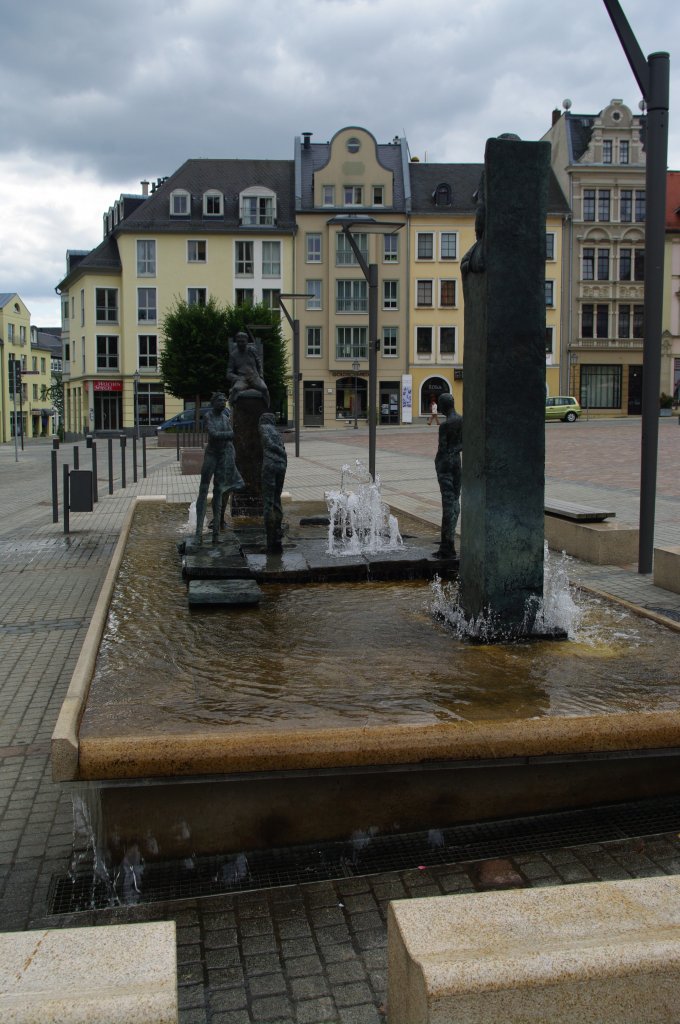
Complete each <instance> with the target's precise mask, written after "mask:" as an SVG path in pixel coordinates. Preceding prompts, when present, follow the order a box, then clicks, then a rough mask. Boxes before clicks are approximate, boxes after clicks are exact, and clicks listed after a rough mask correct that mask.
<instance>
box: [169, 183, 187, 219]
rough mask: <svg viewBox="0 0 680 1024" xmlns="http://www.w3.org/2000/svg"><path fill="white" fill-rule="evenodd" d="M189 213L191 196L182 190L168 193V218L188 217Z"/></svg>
mask: <svg viewBox="0 0 680 1024" xmlns="http://www.w3.org/2000/svg"><path fill="white" fill-rule="evenodd" d="M190 213H191V195H190V193H189V192H186V191H185V190H184V189H180V188H178V189H175V191H174V192H171V193H170V216H171V217H188V216H189V214H190Z"/></svg>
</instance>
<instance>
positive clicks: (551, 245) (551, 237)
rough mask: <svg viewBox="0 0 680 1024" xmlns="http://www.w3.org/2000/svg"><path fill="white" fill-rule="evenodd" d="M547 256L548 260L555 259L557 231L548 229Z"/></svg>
mask: <svg viewBox="0 0 680 1024" xmlns="http://www.w3.org/2000/svg"><path fill="white" fill-rule="evenodd" d="M545 258H546V259H547V260H554V259H555V232H554V231H546V233H545Z"/></svg>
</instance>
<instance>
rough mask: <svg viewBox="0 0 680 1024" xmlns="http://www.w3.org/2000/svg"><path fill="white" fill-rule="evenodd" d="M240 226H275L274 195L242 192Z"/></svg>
mask: <svg viewBox="0 0 680 1024" xmlns="http://www.w3.org/2000/svg"><path fill="white" fill-rule="evenodd" d="M241 224H243V225H245V226H252V227H272V226H273V225H274V224H276V196H275V195H274V193H273V192H271V193H270V194H267V193H266V192H259V193H258V192H249V191H246V192H242V193H241Z"/></svg>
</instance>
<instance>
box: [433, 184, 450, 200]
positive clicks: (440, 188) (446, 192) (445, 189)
mask: <svg viewBox="0 0 680 1024" xmlns="http://www.w3.org/2000/svg"><path fill="white" fill-rule="evenodd" d="M432 198H433V199H434V205H435V206H450V205H451V186H450V185H447V184H446V182H445V181H442V182H440V184H439V185H437V187H436V189H435V190H434V192H433V193H432Z"/></svg>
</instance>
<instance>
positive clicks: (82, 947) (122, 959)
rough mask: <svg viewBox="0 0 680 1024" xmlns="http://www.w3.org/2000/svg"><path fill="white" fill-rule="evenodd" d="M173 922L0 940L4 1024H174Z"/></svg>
mask: <svg viewBox="0 0 680 1024" xmlns="http://www.w3.org/2000/svg"><path fill="white" fill-rule="evenodd" d="M178 1019H179V1018H178V1003H177V952H176V944H175V923H174V921H162V922H157V923H153V924H125V925H111V926H108V927H103V928H63V929H54V930H45V931H29V932H7V933H4V934H0V1020H1V1021H3V1024H38V1022H39V1024H70V1022H74V1024H75V1022H77V1024H177V1021H178Z"/></svg>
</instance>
